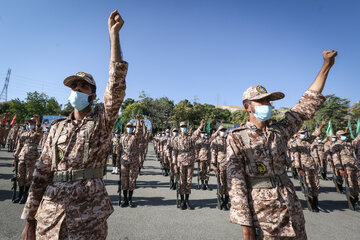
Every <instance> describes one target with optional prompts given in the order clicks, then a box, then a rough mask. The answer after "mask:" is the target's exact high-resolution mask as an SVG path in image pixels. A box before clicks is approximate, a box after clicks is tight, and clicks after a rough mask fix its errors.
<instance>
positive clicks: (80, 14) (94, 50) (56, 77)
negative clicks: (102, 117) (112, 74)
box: [0, 0, 360, 107]
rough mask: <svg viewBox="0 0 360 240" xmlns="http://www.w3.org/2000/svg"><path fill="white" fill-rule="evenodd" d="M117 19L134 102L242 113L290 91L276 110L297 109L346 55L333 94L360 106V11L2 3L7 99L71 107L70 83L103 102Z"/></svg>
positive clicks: (257, 4) (0, 45)
mask: <svg viewBox="0 0 360 240" xmlns="http://www.w3.org/2000/svg"><path fill="white" fill-rule="evenodd" d="M114 9H118V10H119V12H120V14H121V15H122V17H123V18H124V20H125V25H124V26H123V29H122V30H121V33H120V38H121V46H122V49H123V54H124V59H125V60H126V61H128V62H129V72H128V76H127V89H126V97H131V98H135V99H137V97H138V96H139V92H140V91H141V90H144V91H145V92H146V93H147V94H148V95H150V96H151V97H153V98H158V97H162V96H168V97H169V98H170V99H173V100H174V101H175V103H177V102H178V101H180V100H182V99H185V98H186V99H189V100H190V101H193V99H194V98H197V99H198V100H199V102H201V103H210V104H214V105H215V104H217V103H219V104H221V105H222V104H226V105H241V99H242V93H243V92H244V90H245V89H246V88H248V87H249V86H251V85H258V84H261V85H263V86H265V87H266V88H267V89H268V91H278V90H279V91H283V92H284V93H285V94H286V98H285V99H283V100H281V101H278V102H276V104H275V106H276V107H280V106H284V107H291V106H292V105H294V104H295V103H296V102H297V101H298V99H299V98H300V96H301V95H302V93H303V92H304V91H305V90H306V89H307V88H308V87H309V85H310V84H311V82H312V81H313V80H314V78H315V77H316V75H317V73H318V71H319V70H320V68H321V65H322V62H323V60H322V55H321V53H322V51H323V50H329V49H335V50H337V51H338V52H339V55H338V57H337V58H336V63H335V66H334V67H333V69H332V70H331V72H330V75H329V78H328V81H327V84H326V87H325V90H324V94H330V93H334V94H336V95H337V96H339V97H342V98H349V99H350V100H351V103H352V104H354V103H355V102H357V101H359V99H360V97H359V86H360V84H359V57H360V27H359V26H360V14H359V12H360V4H359V1H339V0H337V1H332V0H326V1H325V0H323V1H319V0H317V1H315V0H311V1H300V0H299V1H295V0H282V1H280V0H264V1H255V0H253V1H250V0H249V1H240V0H237V1H236V0H234V1H226V0H224V1H219V0H217V1H212V0H207V1H205V0H202V1H201V0H197V1H194V0H192V1H190V0H187V1H185V0H182V1H169V0H163V1H160V0H159V1H155V0H151V1H150V0H143V1H135V0H127V1H120V0H118V1H85V0H83V1H70V0H62V1H48V0H46V1H45V0H43V1H29V0H23V1H16V0H13V1H2V3H1V8H0V54H1V55H0V87H1V88H2V85H3V83H4V80H5V75H6V72H7V69H8V67H11V68H12V75H11V79H10V85H9V90H8V99H13V98H20V99H24V97H25V96H26V92H29V91H40V92H45V93H46V94H48V95H49V96H53V97H55V98H56V99H57V100H58V101H59V102H60V103H66V102H67V98H68V96H69V93H70V91H69V89H68V88H66V87H65V86H64V85H63V84H62V81H63V79H64V78H65V77H66V76H68V75H72V74H74V73H76V72H78V71H85V72H89V73H91V74H93V76H94V78H95V80H96V82H97V85H98V96H99V97H100V99H102V98H103V93H104V90H105V85H106V82H107V78H108V61H109V54H110V53H109V39H108V32H107V19H108V15H109V14H110V12H111V11H112V10H114Z"/></svg>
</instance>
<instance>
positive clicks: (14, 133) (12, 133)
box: [9, 124, 19, 152]
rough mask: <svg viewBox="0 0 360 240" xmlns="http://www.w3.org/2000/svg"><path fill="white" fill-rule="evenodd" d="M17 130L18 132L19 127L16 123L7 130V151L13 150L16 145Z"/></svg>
mask: <svg viewBox="0 0 360 240" xmlns="http://www.w3.org/2000/svg"><path fill="white" fill-rule="evenodd" d="M18 132H19V127H18V125H17V124H15V125H14V126H13V127H12V128H11V130H10V132H9V152H12V151H14V148H15V145H16V143H15V141H16V139H17V135H18Z"/></svg>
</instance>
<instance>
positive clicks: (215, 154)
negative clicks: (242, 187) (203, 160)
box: [210, 136, 227, 166]
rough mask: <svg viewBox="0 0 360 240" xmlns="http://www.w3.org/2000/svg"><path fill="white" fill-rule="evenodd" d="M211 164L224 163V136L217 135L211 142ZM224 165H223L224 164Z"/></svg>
mask: <svg viewBox="0 0 360 240" xmlns="http://www.w3.org/2000/svg"><path fill="white" fill-rule="evenodd" d="M210 147H211V164H213V165H218V164H221V165H224V164H226V161H227V160H226V137H221V136H217V137H215V139H214V140H213V141H212V142H211V146H210ZM224 166H225V165H224Z"/></svg>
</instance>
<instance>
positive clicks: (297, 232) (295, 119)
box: [227, 51, 337, 240]
mask: <svg viewBox="0 0 360 240" xmlns="http://www.w3.org/2000/svg"><path fill="white" fill-rule="evenodd" d="M336 54H337V52H335V51H325V52H323V57H324V65H323V67H322V69H321V71H320V73H319V74H318V76H317V77H316V79H315V81H314V82H313V84H312V85H311V86H310V88H309V89H308V90H307V91H306V92H305V93H304V95H303V97H302V98H301V99H300V101H299V103H298V104H296V105H295V106H294V107H293V108H291V109H290V110H289V111H287V112H286V113H285V117H284V119H283V120H282V121H279V122H275V123H273V124H270V122H269V120H270V118H271V117H272V109H273V107H272V106H271V104H270V101H275V100H278V99H282V98H283V97H284V96H285V95H284V94H283V93H281V92H273V93H268V92H267V91H266V89H265V88H264V87H262V86H254V87H250V88H248V89H247V90H246V91H245V92H244V94H243V103H244V107H245V110H246V111H247V112H248V114H249V117H250V119H249V121H248V122H246V123H245V124H244V125H243V126H241V127H240V128H238V129H235V130H233V131H231V133H230V134H229V136H228V138H227V159H228V161H229V163H228V169H227V170H228V172H227V174H228V188H229V195H230V200H231V209H230V221H231V222H233V223H237V224H240V225H242V232H243V239H245V240H248V239H255V236H257V239H302V240H304V239H307V236H306V232H305V219H304V215H303V211H302V207H301V203H300V201H299V199H298V197H297V196H296V193H295V188H294V185H293V184H292V182H291V181H290V179H289V177H288V175H287V173H286V168H287V166H286V164H287V163H286V150H287V142H288V140H289V139H290V138H291V136H293V135H294V134H295V133H296V132H297V131H298V130H299V128H300V127H301V126H302V124H303V122H304V121H305V120H309V119H311V118H313V116H314V114H315V112H316V111H317V110H318V109H319V108H320V106H321V105H322V104H323V102H324V101H325V98H324V97H323V96H322V95H321V92H322V90H323V87H324V84H325V80H326V78H327V75H328V72H329V70H330V68H331V67H332V65H333V64H334V62H335V61H334V60H335V56H336Z"/></svg>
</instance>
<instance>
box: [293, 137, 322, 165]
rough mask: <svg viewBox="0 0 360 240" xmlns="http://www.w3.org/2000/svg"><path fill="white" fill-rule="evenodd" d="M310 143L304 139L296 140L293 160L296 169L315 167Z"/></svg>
mask: <svg viewBox="0 0 360 240" xmlns="http://www.w3.org/2000/svg"><path fill="white" fill-rule="evenodd" d="M311 148H312V146H311V143H309V142H308V141H306V140H298V141H296V147H295V153H294V160H295V168H298V169H303V170H305V169H316V167H317V165H316V162H315V159H314V158H313V157H312V153H311Z"/></svg>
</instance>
